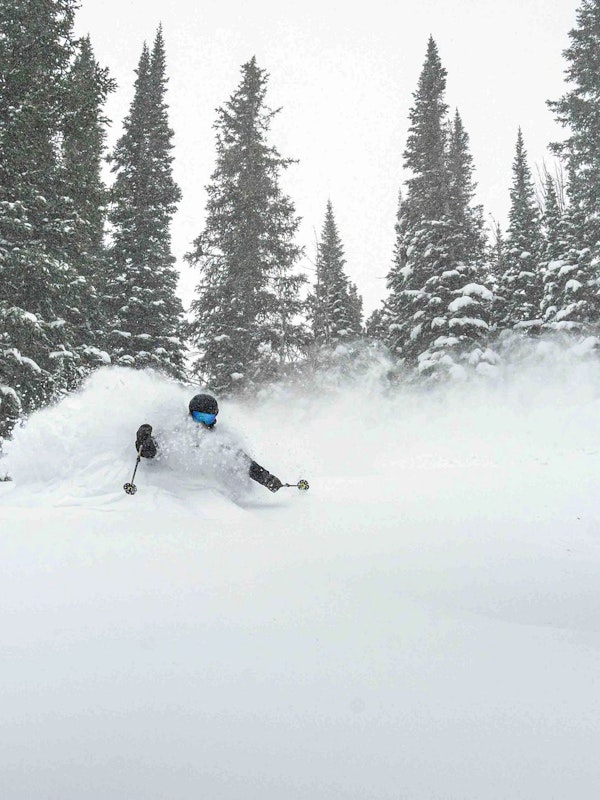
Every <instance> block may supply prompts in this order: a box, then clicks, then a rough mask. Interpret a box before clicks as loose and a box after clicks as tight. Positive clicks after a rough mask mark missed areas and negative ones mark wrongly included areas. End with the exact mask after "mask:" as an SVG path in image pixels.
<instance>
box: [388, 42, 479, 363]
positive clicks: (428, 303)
mask: <svg viewBox="0 0 600 800" xmlns="http://www.w3.org/2000/svg"><path fill="white" fill-rule="evenodd" d="M445 88H446V70H445V69H444V68H443V66H442V64H441V61H440V58H439V54H438V50H437V46H436V44H435V42H434V41H433V39H432V38H430V39H429V43H428V47H427V55H426V58H425V63H424V66H423V70H422V72H421V76H420V78H419V84H418V88H417V91H416V92H415V94H414V105H413V107H412V108H411V111H410V127H409V135H408V140H407V146H406V150H405V153H404V163H405V166H406V168H407V170H408V171H409V173H410V177H409V179H408V180H407V181H406V187H407V188H406V193H405V196H404V197H402V198H401V201H400V208H399V212H398V222H397V225H396V233H397V238H396V245H395V252H394V262H393V265H392V269H391V270H390V273H389V275H388V282H387V286H388V290H389V296H388V299H387V300H386V302H385V310H384V313H383V318H384V319H385V320H386V321H387V324H388V331H387V335H386V344H387V345H388V347H389V348H390V349H391V350H392V352H394V353H396V354H397V355H399V356H400V357H401V358H402V359H403V360H404V361H405V362H406V363H407V364H408V365H410V366H418V368H419V370H420V371H421V372H423V373H431V372H434V371H436V369H437V367H438V366H439V365H442V364H443V365H444V366H445V367H446V366H447V367H448V368H450V367H451V366H452V365H453V364H454V363H455V360H456V359H457V358H458V359H460V358H462V357H463V356H464V355H465V353H466V352H468V351H469V349H472V347H473V345H474V344H477V343H479V342H480V340H482V339H483V338H484V337H485V336H487V333H488V329H489V321H488V317H489V305H490V302H491V296H492V295H491V291H490V289H489V288H488V287H487V286H485V285H482V284H481V281H482V280H485V277H486V276H485V275H484V271H483V264H482V263H480V262H479V261H477V259H478V258H480V257H481V255H482V250H483V246H482V242H483V234H482V226H481V213H480V210H479V209H478V208H476V207H472V205H471V201H472V197H473V192H474V182H473V177H472V172H473V165H472V159H471V156H470V153H469V150H468V137H467V135H466V132H465V130H464V127H463V125H462V120H461V119H460V116H459V115H458V114H457V115H456V116H455V119H454V122H453V124H452V125H449V124H448V107H447V105H446V103H445V100H444V93H445Z"/></svg>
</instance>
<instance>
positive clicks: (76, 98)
mask: <svg viewBox="0 0 600 800" xmlns="http://www.w3.org/2000/svg"><path fill="white" fill-rule="evenodd" d="M114 88H115V83H114V81H113V80H111V79H110V78H109V76H108V71H107V70H106V69H104V68H102V67H100V65H99V64H98V63H97V61H96V59H95V57H94V53H93V50H92V45H91V42H90V39H89V37H86V38H84V39H82V40H81V41H80V43H79V51H78V53H77V55H76V57H75V60H74V62H73V65H72V67H71V70H70V73H69V76H68V82H67V96H66V105H65V120H64V128H63V145H62V152H63V165H64V173H65V177H64V179H65V183H66V185H67V187H68V191H69V196H70V197H71V199H72V202H73V206H74V212H75V222H76V225H75V231H74V232H75V235H74V236H73V240H72V241H71V242H70V244H69V260H70V263H71V264H73V265H75V266H76V268H77V270H78V272H79V275H80V282H81V284H82V290H81V291H82V308H81V322H80V326H79V329H80V330H79V333H80V339H81V341H82V344H84V354H85V355H88V356H89V357H90V358H91V363H92V364H93V363H94V361H97V359H98V358H100V360H105V359H108V356H107V355H106V354H105V353H104V354H103V353H101V352H100V351H99V350H98V349H97V347H95V344H94V343H95V342H96V341H101V340H102V338H103V333H104V329H105V322H106V321H105V319H104V317H103V315H102V309H101V307H100V304H99V297H98V292H97V284H98V283H101V282H102V276H103V275H104V274H105V273H106V269H107V265H106V260H107V255H106V246H105V230H104V229H105V222H106V206H107V202H108V192H107V189H106V187H105V185H104V182H103V180H102V176H101V170H102V162H103V160H104V156H105V153H104V150H105V140H106V126H107V120H106V118H105V116H104V114H103V107H104V103H105V102H106V98H107V96H108V94H109V92H111V91H113V90H114Z"/></svg>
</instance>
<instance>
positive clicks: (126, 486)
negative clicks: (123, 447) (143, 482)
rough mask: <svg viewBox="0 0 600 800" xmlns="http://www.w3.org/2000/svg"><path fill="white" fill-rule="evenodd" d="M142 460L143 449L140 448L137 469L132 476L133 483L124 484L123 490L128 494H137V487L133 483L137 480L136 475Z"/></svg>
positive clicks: (136, 461) (136, 463)
mask: <svg viewBox="0 0 600 800" xmlns="http://www.w3.org/2000/svg"><path fill="white" fill-rule="evenodd" d="M141 459H142V448H141V447H140V449H139V451H138V457H137V458H136V460H135V469H134V470H133V475H132V476H131V482H130V483H124V484H123V488H124V489H125V493H126V494H135V493H136V492H137V486H136V485H135V483H134V482H133V481H134V480H135V473H136V472H137V468H138V466H139V463H140V461H141Z"/></svg>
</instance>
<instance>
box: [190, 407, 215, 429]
mask: <svg viewBox="0 0 600 800" xmlns="http://www.w3.org/2000/svg"><path fill="white" fill-rule="evenodd" d="M192 419H193V420H194V422H198V423H200V424H201V425H204V427H205V428H212V426H213V425H214V424H215V423H216V421H217V415H216V414H205V413H204V412H203V411H192Z"/></svg>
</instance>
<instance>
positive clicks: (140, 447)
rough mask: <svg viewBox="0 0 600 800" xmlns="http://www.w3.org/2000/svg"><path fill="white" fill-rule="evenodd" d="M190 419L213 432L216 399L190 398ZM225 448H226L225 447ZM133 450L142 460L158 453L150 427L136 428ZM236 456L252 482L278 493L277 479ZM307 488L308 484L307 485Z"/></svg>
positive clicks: (243, 455)
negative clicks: (246, 468) (246, 467)
mask: <svg viewBox="0 0 600 800" xmlns="http://www.w3.org/2000/svg"><path fill="white" fill-rule="evenodd" d="M188 409H189V414H190V418H191V419H192V420H193V421H194V423H196V424H198V425H201V426H202V428H203V429H204V430H206V431H214V429H215V425H216V424H217V415H218V413H219V406H218V403H217V401H216V399H215V398H214V397H213V396H212V395H210V394H197V395H194V397H192V399H191V400H190V402H189V405H188ZM225 447H227V446H225ZM135 449H136V451H137V453H138V455H139V456H141V457H142V458H154V457H155V456H156V454H157V452H158V445H157V443H156V440H155V439H154V437H153V436H152V425H149V424H148V423H144V424H143V425H140V427H139V428H138V431H137V434H136V438H135ZM236 455H237V456H238V457H240V458H241V459H242V460H243V461H244V463H247V465H248V475H249V476H250V478H252V480H253V481H256V482H257V483H260V484H261V486H265V487H266V488H267V489H269V491H271V492H278V491H279V489H281V487H282V486H283V483H282V482H281V481H280V480H279V478H278V477H277V476H275V475H273V474H271V473H270V472H269V471H268V470H266V469H265V468H264V467H261V466H260V464H257V463H256V461H254V459H252V458H250V456H249V455H247V454H246V453H244V452H243V451H241V450H238V451H237V453H236ZM307 486H308V484H307Z"/></svg>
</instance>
